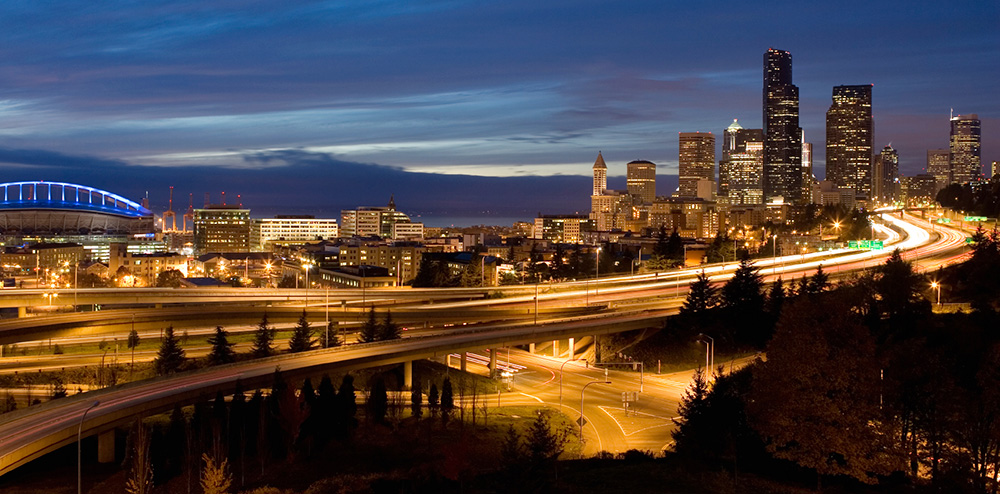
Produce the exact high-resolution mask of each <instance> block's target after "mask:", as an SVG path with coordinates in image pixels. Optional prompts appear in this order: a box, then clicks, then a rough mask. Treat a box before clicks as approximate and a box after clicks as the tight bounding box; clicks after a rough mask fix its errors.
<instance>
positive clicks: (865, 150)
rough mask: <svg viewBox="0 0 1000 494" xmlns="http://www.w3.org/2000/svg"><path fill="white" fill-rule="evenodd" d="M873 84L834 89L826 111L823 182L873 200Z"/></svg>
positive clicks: (836, 87)
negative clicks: (824, 178)
mask: <svg viewBox="0 0 1000 494" xmlns="http://www.w3.org/2000/svg"><path fill="white" fill-rule="evenodd" d="M873 139H874V132H873V128H872V85H871V84H862V85H858V86H834V88H833V103H832V104H831V105H830V109H829V111H827V112H826V179H827V180H829V181H831V182H833V183H835V184H837V186H838V187H850V188H852V189H854V192H855V193H856V194H857V195H859V196H864V197H866V198H871V197H872V178H873V177H872V151H873V150H872V147H873Z"/></svg>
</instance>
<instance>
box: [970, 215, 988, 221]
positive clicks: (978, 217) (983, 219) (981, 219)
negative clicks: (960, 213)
mask: <svg viewBox="0 0 1000 494" xmlns="http://www.w3.org/2000/svg"><path fill="white" fill-rule="evenodd" d="M965 221H986V217H985V216H966V217H965Z"/></svg>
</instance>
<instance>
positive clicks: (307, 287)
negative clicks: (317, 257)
mask: <svg viewBox="0 0 1000 494" xmlns="http://www.w3.org/2000/svg"><path fill="white" fill-rule="evenodd" d="M302 267H303V268H305V270H306V307H309V270H310V269H312V267H313V266H312V264H309V263H305V264H303V265H302Z"/></svg>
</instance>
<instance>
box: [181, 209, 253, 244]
mask: <svg viewBox="0 0 1000 494" xmlns="http://www.w3.org/2000/svg"><path fill="white" fill-rule="evenodd" d="M194 251H195V253H196V254H199V255H200V254H205V253H208V252H250V210H249V209H243V208H242V207H240V206H234V205H228V206H227V205H222V204H212V205H208V206H205V208H203V209H195V210H194Z"/></svg>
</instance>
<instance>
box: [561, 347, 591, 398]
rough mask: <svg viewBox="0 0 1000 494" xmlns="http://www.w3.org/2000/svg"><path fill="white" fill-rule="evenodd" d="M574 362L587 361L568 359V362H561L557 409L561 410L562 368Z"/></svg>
mask: <svg viewBox="0 0 1000 494" xmlns="http://www.w3.org/2000/svg"><path fill="white" fill-rule="evenodd" d="M576 360H583V361H585V362H586V361H587V359H583V358H573V359H569V360H567V361H565V362H563V363H562V365H560V366H559V409H562V375H563V367H565V366H566V364H568V363H570V362H573V361H576Z"/></svg>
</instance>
